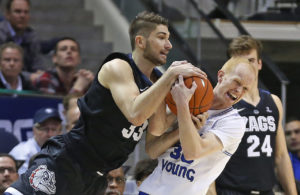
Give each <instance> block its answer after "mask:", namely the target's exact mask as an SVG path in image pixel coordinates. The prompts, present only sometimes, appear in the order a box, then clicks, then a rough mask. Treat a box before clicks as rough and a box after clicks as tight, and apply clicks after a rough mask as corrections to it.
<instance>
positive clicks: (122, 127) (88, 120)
mask: <svg viewBox="0 0 300 195" xmlns="http://www.w3.org/2000/svg"><path fill="white" fill-rule="evenodd" d="M116 58H118V59H122V60H125V61H127V62H128V63H129V64H130V66H131V68H132V72H133V76H134V79H135V82H136V85H137V86H138V88H139V90H140V92H141V93H142V92H143V91H145V90H146V89H147V88H149V87H150V86H151V85H152V82H151V81H150V80H149V79H148V78H147V77H146V76H145V75H144V74H143V73H142V72H141V71H140V70H139V69H138V67H137V66H136V64H135V63H134V61H133V59H132V56H131V54H128V55H125V54H121V53H113V54H111V55H109V56H108V57H107V58H106V59H105V61H104V62H103V64H104V63H106V62H108V61H110V60H113V59H116ZM100 69H101V67H100ZM100 69H99V70H100ZM154 74H155V75H156V77H157V78H159V77H160V76H161V72H160V71H159V70H158V69H156V68H155V69H154ZM124 95H126V94H124ZM78 106H79V109H80V112H81V116H80V119H79V122H78V123H77V124H76V125H75V127H74V128H73V130H72V131H70V132H69V133H68V134H66V135H65V139H66V142H67V149H68V151H69V152H70V153H71V154H72V155H73V156H74V157H75V158H76V160H78V161H79V162H80V163H81V164H82V165H83V166H84V167H87V168H89V169H91V170H93V171H94V170H98V171H103V172H107V171H109V170H112V169H115V168H118V167H120V166H121V165H122V164H123V163H124V162H125V161H126V160H127V158H128V155H129V154H130V153H131V152H132V151H133V150H134V148H135V145H136V144H137V143H138V141H139V140H140V139H141V137H142V134H143V132H144V131H145V130H146V128H147V126H148V121H145V122H144V124H143V125H141V126H134V125H133V124H131V123H130V122H129V121H128V120H127V119H126V117H125V116H124V115H123V114H122V112H121V110H120V109H119V108H118V106H117V105H116V104H115V102H114V100H113V97H112V94H111V92H110V90H108V89H107V88H105V87H104V86H102V85H101V84H100V83H99V81H98V78H97V76H96V77H95V80H94V81H93V83H92V85H91V87H90V89H89V90H88V91H87V93H86V94H85V95H84V96H83V97H82V98H80V99H79V100H78Z"/></svg>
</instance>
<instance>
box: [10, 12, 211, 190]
mask: <svg viewBox="0 0 300 195" xmlns="http://www.w3.org/2000/svg"><path fill="white" fill-rule="evenodd" d="M169 36H170V33H169V31H168V23H167V20H166V19H165V18H163V17H161V16H159V15H156V14H154V13H148V12H143V13H141V14H139V15H138V16H137V17H136V18H135V19H134V21H133V22H132V23H131V26H130V38H131V43H132V47H133V53H132V54H129V55H125V54H121V53H113V54H111V55H109V56H108V57H107V58H106V60H105V61H104V63H103V65H102V66H101V67H100V69H99V71H98V73H97V77H96V78H95V80H94V81H93V83H92V85H91V87H90V89H89V90H88V91H87V93H86V94H85V95H84V96H83V97H82V98H80V99H79V100H78V106H79V109H80V111H81V116H80V119H79V122H78V123H77V124H76V125H75V127H74V128H73V129H72V130H71V131H70V132H69V133H67V134H65V135H61V136H57V137H55V138H53V139H51V140H49V141H48V142H47V143H46V144H45V145H44V146H43V148H42V151H41V153H40V154H39V155H38V156H37V157H36V158H35V160H34V162H33V163H32V166H30V167H29V169H28V171H27V172H26V173H25V174H23V175H21V176H20V179H19V180H18V181H17V182H16V183H14V184H13V185H12V187H11V188H9V189H7V191H6V193H7V194H25V195H29V194H30V195H32V194H57V195H68V194H72V195H77V194H78V195H84V194H95V191H97V190H98V188H99V187H101V186H102V187H105V185H107V184H106V178H105V175H106V174H107V172H109V171H110V170H113V169H116V168H118V167H120V166H121V165H122V164H123V163H124V162H125V161H126V160H127V158H128V155H129V154H130V153H131V152H132V151H133V150H134V147H135V145H136V144H137V143H138V141H139V140H140V139H141V137H142V134H143V132H144V131H145V130H146V129H147V127H148V124H149V128H148V131H149V132H150V133H152V134H153V135H160V134H161V133H163V132H164V130H165V122H166V120H167V119H168V118H167V115H166V105H165V103H164V98H165V96H166V95H167V93H168V92H169V91H170V88H171V86H172V84H173V83H174V82H175V80H176V79H177V78H178V76H179V74H180V75H183V76H184V77H189V76H199V77H202V78H204V77H206V75H205V73H204V72H202V71H201V70H200V69H199V68H196V67H194V66H193V65H192V64H190V63H187V62H186V61H177V62H174V63H172V65H171V66H170V67H169V68H168V69H167V70H166V72H165V73H164V74H163V75H161V73H160V72H159V71H158V69H157V68H156V66H159V65H162V64H165V63H166V59H167V55H168V53H169V51H170V49H171V48H172V45H171V43H170V41H169ZM148 119H149V120H148ZM99 181H100V182H99Z"/></svg>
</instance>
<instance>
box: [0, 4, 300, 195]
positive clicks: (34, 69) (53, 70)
mask: <svg viewBox="0 0 300 195" xmlns="http://www.w3.org/2000/svg"><path fill="white" fill-rule="evenodd" d="M29 22H30V1H29V0H8V1H7V3H6V4H5V13H3V14H2V19H1V21H0V88H1V89H7V90H16V91H24V90H29V91H32V92H35V93H39V94H47V95H60V96H62V97H63V107H64V111H63V116H61V115H60V114H59V113H58V110H57V109H56V108H52V107H44V108H40V109H39V110H37V111H36V113H35V115H34V117H33V126H32V131H33V137H32V138H30V139H28V140H27V141H24V142H20V143H18V142H19V141H18V140H17V139H16V138H14V136H13V135H7V132H2V131H1V129H0V136H1V137H5V138H6V139H7V142H8V143H12V145H10V146H9V145H6V147H8V148H0V153H1V154H0V194H1V193H2V192H4V191H5V189H6V188H7V187H8V186H9V185H10V184H11V183H12V182H13V181H15V180H16V179H17V178H18V175H19V174H22V173H23V172H24V171H25V170H26V169H27V167H28V164H29V163H30V159H31V158H32V157H33V156H34V155H35V154H36V153H38V152H39V151H40V149H41V147H42V145H43V143H45V141H46V140H47V139H48V138H50V137H52V136H55V135H58V134H61V133H65V132H68V131H70V130H71V129H72V128H73V127H74V125H75V124H76V121H77V119H78V118H79V115H80V111H79V108H78V107H77V103H76V102H77V99H78V98H80V97H81V96H82V95H83V94H84V93H85V92H86V91H87V90H88V88H89V86H90V85H91V83H92V81H93V80H94V78H95V74H94V73H93V72H91V71H90V70H87V69H78V66H79V64H81V48H80V43H79V42H78V41H77V40H75V39H74V38H72V37H68V35H66V36H65V37H59V38H57V37H53V38H50V39H49V40H47V41H41V40H39V38H38V37H37V35H36V33H35V30H34V29H33V28H32V27H30V25H29ZM50 51H53V52H52V64H51V66H50V68H46V67H49V65H45V64H43V60H42V58H41V55H45V54H49V53H50ZM63 120H64V121H65V124H63V123H62V121H63ZM284 130H285V138H286V143H287V147H288V150H289V155H290V159H291V162H292V166H293V171H294V176H295V179H296V181H297V182H298V181H300V119H299V116H298V117H290V118H288V120H287V122H286V124H285V127H284ZM2 133H3V134H2ZM4 134H5V135H4ZM0 146H1V143H0ZM1 147H2V146H1ZM3 147H4V146H3ZM156 165H157V161H155V160H154V161H152V160H149V159H146V160H142V161H141V162H139V163H138V164H137V165H136V169H135V172H134V178H133V179H134V180H135V181H136V182H137V183H136V185H137V186H139V185H140V183H141V182H142V181H143V179H144V178H145V177H147V176H148V175H149V174H150V173H151V172H152V171H153V169H154V168H155V166H156ZM133 166H134V165H133ZM125 174H126V173H125V171H124V168H122V167H121V168H119V169H116V170H113V171H111V172H109V174H108V176H107V178H106V179H107V183H108V188H107V189H99V194H103V193H108V194H109V193H111V192H115V191H117V192H118V193H120V194H123V193H124V190H125V184H126V176H125ZM297 185H298V183H297ZM128 187H130V186H128ZM133 191H134V192H135V193H137V192H136V189H134V190H133Z"/></svg>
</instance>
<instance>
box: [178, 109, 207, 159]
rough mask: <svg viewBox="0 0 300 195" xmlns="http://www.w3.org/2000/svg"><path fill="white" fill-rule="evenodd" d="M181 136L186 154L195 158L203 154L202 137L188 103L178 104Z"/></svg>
mask: <svg viewBox="0 0 300 195" xmlns="http://www.w3.org/2000/svg"><path fill="white" fill-rule="evenodd" d="M177 117H178V127H179V138H180V143H181V147H182V150H183V153H184V156H185V158H186V159H187V160H194V159H196V158H198V157H199V156H200V154H201V148H202V144H201V138H200V135H199V133H198V130H197V129H196V127H195V125H194V123H193V121H192V119H191V115H190V112H189V108H188V105H183V104H179V105H177Z"/></svg>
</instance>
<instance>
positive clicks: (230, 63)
mask: <svg viewBox="0 0 300 195" xmlns="http://www.w3.org/2000/svg"><path fill="white" fill-rule="evenodd" d="M241 63H243V64H246V66H249V67H250V69H251V70H253V71H255V70H254V67H253V66H252V65H251V64H250V62H249V61H248V59H246V58H244V57H231V58H230V59H229V60H227V62H225V64H224V65H223V67H222V68H221V70H222V71H224V72H225V73H228V74H231V73H233V72H234V70H235V68H236V67H237V66H238V65H239V64H241Z"/></svg>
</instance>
